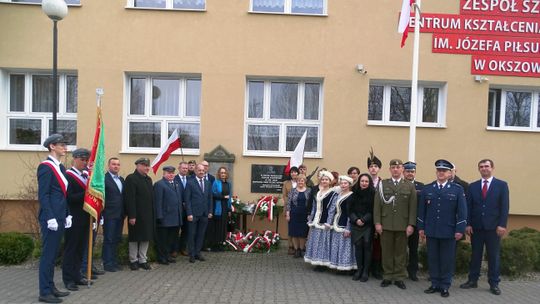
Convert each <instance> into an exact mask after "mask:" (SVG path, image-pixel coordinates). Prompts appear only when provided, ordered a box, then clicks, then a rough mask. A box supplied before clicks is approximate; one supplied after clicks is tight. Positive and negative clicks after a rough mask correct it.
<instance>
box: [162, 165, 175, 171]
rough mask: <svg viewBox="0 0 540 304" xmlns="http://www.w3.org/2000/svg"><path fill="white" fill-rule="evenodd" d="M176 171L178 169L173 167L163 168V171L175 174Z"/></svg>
mask: <svg viewBox="0 0 540 304" xmlns="http://www.w3.org/2000/svg"><path fill="white" fill-rule="evenodd" d="M174 170H176V168H175V167H173V166H165V167H163V171H167V172H174Z"/></svg>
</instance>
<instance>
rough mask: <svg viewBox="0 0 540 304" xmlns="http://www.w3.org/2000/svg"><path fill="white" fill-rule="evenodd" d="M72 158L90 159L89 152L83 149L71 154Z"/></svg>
mask: <svg viewBox="0 0 540 304" xmlns="http://www.w3.org/2000/svg"><path fill="white" fill-rule="evenodd" d="M71 156H73V158H90V151H89V150H88V149H85V148H79V149H76V150H74V151H73V152H72V153H71Z"/></svg>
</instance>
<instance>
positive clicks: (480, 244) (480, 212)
mask: <svg viewBox="0 0 540 304" xmlns="http://www.w3.org/2000/svg"><path fill="white" fill-rule="evenodd" d="M494 168H495V165H494V164H493V161H492V160H490V159H483V160H481V161H479V162H478V171H479V172H480V175H481V177H482V178H481V179H479V180H477V181H475V182H474V183H472V184H470V186H469V192H468V195H467V207H468V210H469V220H468V223H469V224H468V226H467V230H466V231H467V234H468V235H469V236H470V237H471V245H472V257H471V264H470V266H469V279H468V281H467V282H465V283H463V284H461V286H460V287H461V288H463V289H469V288H476V287H478V284H477V281H478V277H480V265H481V263H482V256H483V253H484V245H485V246H486V251H487V256H488V282H489V286H490V288H489V290H490V292H491V293H493V294H494V295H500V294H501V290H500V289H499V281H500V279H499V274H500V266H501V263H500V249H501V238H502V237H503V236H504V235H505V234H506V223H507V221H508V211H509V205H510V198H509V196H510V195H509V190H508V184H507V183H506V182H504V181H502V180H500V179H496V178H494V177H493V169H494Z"/></svg>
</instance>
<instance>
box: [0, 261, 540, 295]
mask: <svg viewBox="0 0 540 304" xmlns="http://www.w3.org/2000/svg"><path fill="white" fill-rule="evenodd" d="M205 257H206V259H207V260H206V261H205V262H198V261H197V262H196V263H195V264H190V263H188V261H187V258H184V257H183V258H181V259H179V261H178V263H176V264H171V265H169V266H162V265H157V264H155V265H152V266H153V269H152V270H151V271H144V270H138V271H130V270H128V269H126V270H124V271H121V272H115V273H107V274H105V275H103V276H100V277H99V279H98V280H96V282H95V284H94V285H93V286H92V287H91V288H90V289H87V288H86V287H84V288H82V289H81V290H80V291H77V292H72V294H71V295H70V296H68V297H66V298H64V299H65V301H64V303H205V304H206V303H246V304H247V303H249V304H251V303H312V304H315V303H355V304H359V303H415V304H416V303H475V304H477V303H486V304H494V303H505V304H508V303H512V304H515V303H539V302H540V282H539V281H503V282H501V284H500V287H501V289H502V295H501V296H494V295H491V294H490V293H489V292H488V285H487V283H486V282H481V284H480V286H479V288H478V289H475V290H469V291H466V290H460V289H459V288H458V287H457V286H454V287H453V288H451V289H450V297H449V298H448V299H443V298H441V297H440V295H438V294H433V295H426V294H424V293H423V290H424V289H425V288H427V287H428V286H429V283H428V282H427V281H425V280H421V281H420V282H411V281H406V284H407V290H400V289H398V288H397V287H396V286H393V285H392V286H389V287H387V288H381V287H379V283H380V281H377V280H374V279H370V280H369V281H368V282H367V283H360V282H355V281H352V280H351V277H350V276H348V275H338V274H336V273H333V272H325V273H317V272H314V271H313V270H312V267H311V266H309V265H307V264H305V263H303V261H301V260H299V259H293V258H292V257H290V256H287V255H286V254H285V253H284V252H282V251H280V252H276V253H272V254H255V253H252V254H242V253H234V252H223V253H206V255H205ZM28 268H29V267H28V266H26V267H24V266H13V267H0V303H33V302H37V293H38V290H37V269H36V268H35V267H30V268H31V269H28ZM55 274H56V277H55V278H56V282H57V286H58V287H63V286H62V283H61V277H60V270H59V269H57V270H56V271H55ZM484 279H485V277H484ZM462 282H463V279H458V280H457V283H456V284H455V285H457V284H459V283H462Z"/></svg>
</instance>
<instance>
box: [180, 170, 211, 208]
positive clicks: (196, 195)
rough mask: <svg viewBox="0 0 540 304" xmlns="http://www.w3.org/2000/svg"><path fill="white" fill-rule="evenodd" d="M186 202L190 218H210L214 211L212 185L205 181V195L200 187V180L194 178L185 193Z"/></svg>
mask: <svg viewBox="0 0 540 304" xmlns="http://www.w3.org/2000/svg"><path fill="white" fill-rule="evenodd" d="M184 194H185V196H184V201H185V202H186V214H187V215H188V216H190V215H193V216H208V213H210V212H212V210H214V206H213V202H212V184H210V182H209V181H207V180H205V183H204V193H203V192H202V190H201V188H200V187H199V179H198V178H196V177H194V178H190V179H188V182H187V187H186V190H185V192H184Z"/></svg>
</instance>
